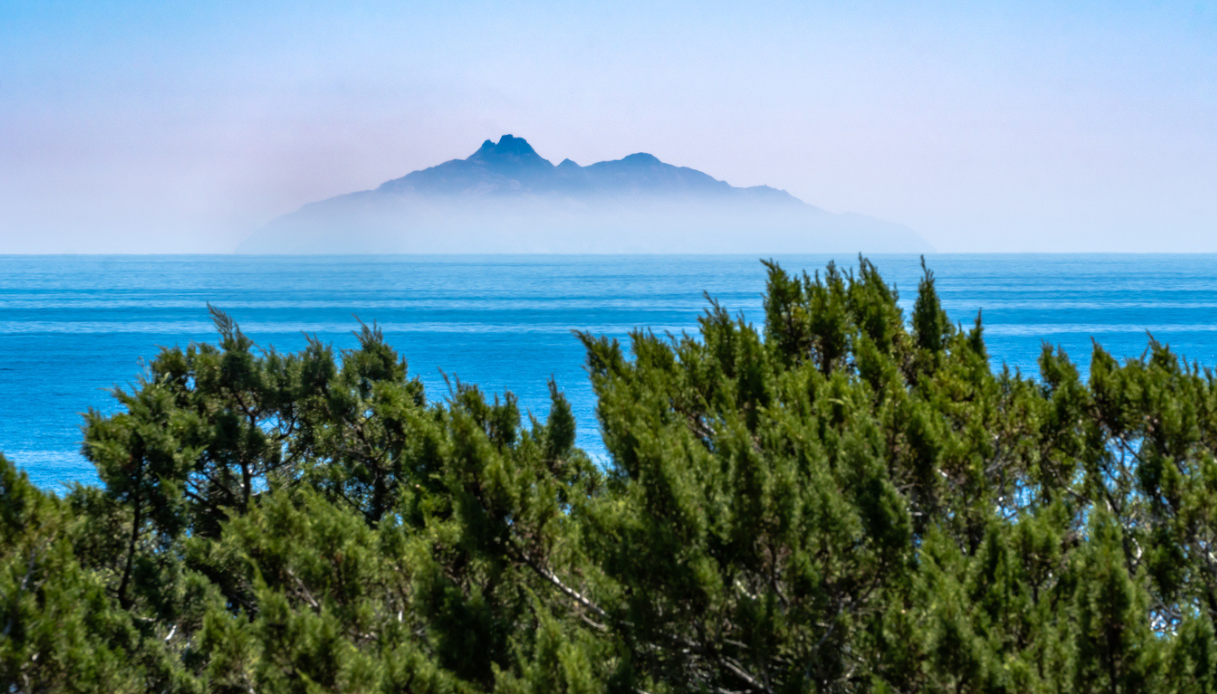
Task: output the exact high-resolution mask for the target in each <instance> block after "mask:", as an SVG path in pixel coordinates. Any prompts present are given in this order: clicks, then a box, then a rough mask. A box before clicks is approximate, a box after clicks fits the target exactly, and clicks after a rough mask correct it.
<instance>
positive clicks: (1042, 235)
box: [0, 0, 1217, 253]
mask: <svg viewBox="0 0 1217 694" xmlns="http://www.w3.org/2000/svg"><path fill="white" fill-rule="evenodd" d="M505 133H511V134H514V135H516V136H519V137H524V138H526V139H528V141H529V142H530V143H532V145H533V146H534V147H535V148H536V150H537V151H538V152H539V153H540V154H541V155H542V156H544V157H546V158H548V159H550V160H551V161H553V162H555V163H556V162H559V161H561V160H562V159H564V158H567V157H569V158H571V159H573V160H575V161H576V162H578V163H580V164H584V165H586V164H590V163H593V162H595V161H601V160H605V159H617V158H620V157H622V156H625V155H627V154H631V153H634V152H649V153H651V154H654V155H655V156H657V157H659V158H660V159H662V160H663V161H666V162H669V163H673V164H677V165H682V166H690V167H693V168H696V169H699V170H701V171H704V172H706V173H708V174H710V175H712V176H714V177H716V178H720V179H723V180H726V181H728V182H729V183H731V184H733V185H759V184H767V185H771V186H774V187H777V188H782V189H784V190H787V191H789V192H790V193H792V194H794V195H795V196H797V197H799V198H801V199H803V200H804V201H806V202H809V203H812V204H814V205H817V206H820V207H823V208H825V209H828V210H830V211H833V212H847V211H848V212H856V213H861V214H867V215H871V216H875V217H878V218H881V219H884V220H888V221H892V222H898V223H902V224H906V225H908V226H910V227H912V228H913V229H915V230H916V231H917V232H919V233H920V234H921V235H922V236H923V237H924V238H926V239H927V240H929V241H930V243H932V244H933V245H934V246H935V247H936V248H937V249H938V250H940V251H944V252H974V251H979V252H991V251H997V252H1026V251H1032V252H1074V251H1085V252H1157V251H1164V252H1217V2H1214V1H1213V0H1210V1H1208V2H1138V3H1125V2H1118V1H1116V2H1082V3H1078V2H1068V1H1064V2H1038V1H1034V0H1031V1H1025V2H1017V3H1015V2H1003V3H983V2H967V3H953V2H916V1H905V2H869V3H843V2H789V3H785V2H773V3H715V2H707V1H705V0H702V1H699V2H688V3H666V2H653V1H648V2H633V1H632V0H619V1H617V2H612V3H566V2H515V3H490V2H486V3H479V2H462V3H456V2H446V3H431V4H429V3H419V2H405V3H403V2H344V3H313V2H307V1H301V0H294V1H292V2H262V3H256V4H252V3H246V2H228V1H227V0H213V1H212V2H207V3H194V2H190V3H187V2H175V1H165V0H161V1H158V2H148V3H141V2H106V1H104V0H93V1H91V2H88V3H81V2H75V1H70V2H56V1H54V0H40V1H38V2H24V1H23V0H0V253H94V252H105V253H191V252H207V253H226V252H230V251H231V250H233V248H235V247H236V246H237V244H238V243H240V242H241V241H242V240H243V239H244V238H246V237H247V236H248V235H249V234H250V233H251V232H252V231H254V230H255V229H257V228H259V227H260V226H261V225H263V224H265V223H266V222H267V221H269V220H271V219H273V218H275V217H277V216H279V215H282V214H285V213H288V212H291V211H292V210H294V209H296V208H298V207H299V206H300V205H302V204H304V203H307V202H310V201H313V200H318V199H322V198H326V197H330V196H334V195H339V194H342V193H347V192H351V191H355V190H363V189H368V188H372V187H375V186H376V185H378V184H380V183H381V182H383V181H385V180H389V179H392V178H397V177H399V176H402V175H404V174H406V173H408V172H410V171H413V170H416V169H420V168H424V167H427V166H432V165H434V164H438V163H440V162H442V161H445V160H448V159H453V158H463V157H466V156H468V155H469V154H471V153H472V152H473V151H474V150H476V149H477V147H478V146H479V145H480V144H481V142H482V141H483V140H485V139H487V138H492V139H496V140H497V139H498V137H499V136H500V135H502V134H505Z"/></svg>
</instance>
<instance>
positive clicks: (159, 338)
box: [0, 255, 1217, 488]
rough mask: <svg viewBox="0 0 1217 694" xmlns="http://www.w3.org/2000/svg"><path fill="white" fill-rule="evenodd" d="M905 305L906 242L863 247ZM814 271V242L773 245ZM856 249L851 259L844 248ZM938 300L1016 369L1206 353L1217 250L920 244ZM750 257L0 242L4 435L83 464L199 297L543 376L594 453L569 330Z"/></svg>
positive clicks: (718, 293)
mask: <svg viewBox="0 0 1217 694" xmlns="http://www.w3.org/2000/svg"><path fill="white" fill-rule="evenodd" d="M872 259H873V260H874V261H875V263H876V264H877V265H878V267H879V270H880V271H881V272H882V273H883V275H884V277H885V279H887V281H888V282H889V283H895V284H896V286H897V288H898V289H899V290H900V292H901V304H902V306H903V307H904V308H905V311H906V315H908V310H909V309H910V308H911V306H912V302H913V299H914V298H915V294H916V287H917V280H918V278H919V277H920V275H921V270H920V267H919V260H918V258H917V257H915V256H874V257H873V258H872ZM779 260H780V261H781V262H782V264H783V265H784V266H785V267H787V268H788V269H791V270H804V269H806V270H808V271H814V270H816V269H818V268H823V267H824V265H825V264H826V263H827V262H828V260H830V258H829V257H827V256H792V257H780V258H779ZM838 260H840V261H841V262H842V264H844V265H851V264H853V262H854V259H853V258H848V257H846V258H840V259H838ZM927 260H928V263H929V266H930V267H931V269H932V270H934V271H935V273H936V275H937V278H938V288H939V293H940V295H941V296H942V299H943V302H944V304H945V306H946V308H947V310H948V311H949V313H950V314H951V316H952V317H953V318H954V319H955V320H957V321H961V322H963V323H965V324H967V325H970V324H971V322H972V320H973V318H974V317H975V315H976V312H977V311H978V310H982V309H983V316H984V323H985V326H986V337H987V342H988V345H989V350H990V354H991V355H992V357H993V361H994V364H995V366H1000V365H1001V363H1003V362H1005V363H1008V364H1009V365H1011V366H1012V367H1017V368H1020V369H1022V370H1023V371H1024V372H1027V373H1034V372H1035V370H1036V367H1035V360H1036V358H1037V357H1038V355H1039V353H1040V349H1041V345H1042V344H1043V342H1044V341H1048V342H1051V343H1053V344H1060V345H1062V346H1063V347H1064V348H1065V349H1066V350H1067V351H1068V352H1069V354H1070V355H1071V356H1073V358H1074V359H1075V361H1077V362H1079V365H1080V366H1081V367H1082V368H1083V371H1085V368H1086V366H1087V364H1088V363H1089V355H1090V349H1091V338H1092V337H1093V338H1094V339H1095V340H1097V341H1098V342H1099V343H1101V344H1102V345H1103V346H1105V347H1106V348H1107V349H1108V350H1110V351H1112V352H1113V353H1115V354H1117V355H1118V356H1136V355H1139V354H1141V352H1142V351H1144V349H1145V345H1146V332H1147V331H1150V332H1152V333H1153V334H1154V336H1155V337H1157V338H1158V339H1159V340H1162V341H1165V342H1169V343H1170V344H1171V346H1172V347H1173V348H1175V349H1176V351H1177V352H1178V353H1180V354H1183V355H1185V356H1186V357H1187V358H1188V359H1189V360H1197V361H1199V362H1200V363H1201V364H1204V365H1213V364H1217V292H1215V291H1214V290H1215V289H1217V256H1212V255H1187V256H1169V255H934V256H930V257H929V258H928V259H927ZM764 281H765V273H764V268H763V267H762V266H761V264H760V263H759V262H758V261H757V259H756V258H753V257H736V256H685V257H672V256H663V257H637V256H628V257H604V256H578V257H555V256H526V257H503V256H486V257H408V256H398V257H329V258H309V257H248V256H119V257H103V256H0V413H2V414H0V451H3V452H4V453H5V455H7V456H8V457H9V459H10V460H13V461H15V462H16V463H17V464H19V465H21V466H23V467H24V468H25V469H26V470H28V471H29V473H30V476H31V478H32V479H33V480H34V481H35V482H36V483H37V484H39V485H41V486H43V487H46V488H56V487H58V486H60V484H61V483H63V482H67V481H73V480H79V481H86V482H90V481H95V480H96V476H95V474H94V472H93V469H92V467H91V465H90V464H89V463H88V462H87V461H86V460H85V459H84V458H83V457H82V456H81V455H80V437H81V436H80V423H81V417H80V413H81V412H83V411H85V410H87V409H89V408H90V407H92V408H98V409H101V410H103V411H112V410H114V405H113V402H112V399H111V397H110V396H109V395H108V394H107V390H108V389H109V388H111V387H113V386H114V385H125V384H129V383H131V382H132V380H133V379H134V377H135V376H136V375H137V374H138V373H140V371H141V368H142V367H141V360H145V359H148V358H151V357H153V356H155V354H156V353H157V351H158V349H159V347H160V346H162V345H175V344H176V345H185V344H187V343H189V342H190V341H192V340H195V341H203V340H213V339H214V338H215V333H214V330H213V328H212V324H211V322H210V319H209V317H208V314H207V309H206V304H207V302H211V303H212V304H213V305H215V306H217V307H219V308H222V309H223V310H225V311H227V312H229V313H230V314H231V315H232V316H233V317H234V318H236V319H237V321H238V322H239V323H240V325H241V327H242V329H243V330H244V331H245V332H246V333H247V334H248V335H250V336H251V337H252V338H254V339H255V340H256V341H257V342H258V343H259V344H260V345H263V346H266V345H272V344H273V345H274V346H275V347H277V348H279V349H280V350H296V349H299V348H301V347H302V346H303V345H304V344H305V338H304V333H310V334H312V333H315V334H317V335H318V336H319V337H321V338H322V339H323V340H325V341H329V342H332V343H333V344H334V345H335V346H337V347H351V346H354V344H355V342H356V341H355V338H354V337H353V335H352V331H353V330H355V329H357V328H358V327H359V326H358V322H357V321H356V318H355V316H358V317H359V318H361V319H363V320H365V321H368V322H371V321H373V320H375V321H376V322H378V323H379V324H380V325H381V326H382V327H383V329H384V331H385V333H386V335H387V336H388V338H389V341H390V343H391V344H393V345H394V346H395V347H396V348H397V349H398V351H399V352H400V353H401V354H402V355H403V356H405V357H406V358H407V360H408V362H409V366H410V370H411V372H413V373H414V374H417V375H419V376H421V377H422V379H423V381H424V382H425V383H426V385H427V387H428V393H429V395H430V397H431V398H438V397H443V396H444V394H445V393H446V392H447V390H446V388H445V386H444V383H443V377H442V376H441V373H440V370H441V369H442V370H443V371H444V372H446V373H448V374H450V375H456V376H458V377H459V378H460V379H461V380H463V381H467V382H472V383H477V384H479V385H480V386H482V387H483V388H484V389H486V390H488V391H491V392H501V391H504V390H511V391H512V392H514V393H516V394H517V395H518V396H519V398H520V402H521V404H522V405H523V406H524V407H525V408H528V409H531V410H532V411H533V412H534V413H535V414H537V415H538V416H542V415H543V414H544V413H545V411H546V410H547V407H548V397H547V388H546V381H547V379H548V378H549V377H550V376H553V377H554V378H555V379H556V380H557V382H558V385H559V387H561V388H562V389H563V390H564V391H565V392H566V394H567V397H568V398H569V399H570V400H571V403H572V405H573V407H574V409H575V414H576V417H577V418H578V420H579V424H580V432H579V443H580V445H582V446H583V447H585V448H586V449H588V450H589V451H591V452H592V453H593V454H595V455H602V454H603V446H602V445H601V443H600V439H599V433H598V430H597V425H596V419H595V414H594V406H595V402H594V399H593V396H592V392H591V387H590V385H589V384H588V382H587V378H586V374H585V372H584V370H583V356H584V355H583V351H582V349H581V346H580V345H579V343H578V341H577V340H576V339H575V337H574V336H573V335H572V334H571V331H572V330H574V329H579V330H589V331H592V332H594V333H601V334H607V335H611V336H615V337H622V338H624V337H626V335H627V333H628V332H629V331H630V330H631V329H632V328H635V327H650V328H652V329H654V330H655V331H656V332H661V331H671V332H674V333H678V332H680V331H682V330H690V331H692V330H694V329H695V328H696V319H697V316H698V315H699V314H700V313H701V311H702V310H703V309H704V308H705V306H706V302H705V300H704V299H703V297H702V292H703V291H706V292H709V293H710V294H711V295H713V296H715V297H717V298H718V299H719V300H720V301H721V303H722V304H723V305H724V306H726V307H727V308H729V309H731V310H732V311H733V312H737V311H743V312H744V314H745V316H746V317H747V318H748V319H749V320H752V321H754V322H757V323H759V322H760V321H761V319H762V314H761V309H760V307H761V292H762V291H763V289H764Z"/></svg>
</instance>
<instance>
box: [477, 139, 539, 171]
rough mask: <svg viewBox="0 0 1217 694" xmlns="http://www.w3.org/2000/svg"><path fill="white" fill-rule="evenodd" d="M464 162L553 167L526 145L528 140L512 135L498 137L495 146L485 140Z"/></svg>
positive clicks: (492, 142) (530, 146) (490, 141)
mask: <svg viewBox="0 0 1217 694" xmlns="http://www.w3.org/2000/svg"><path fill="white" fill-rule="evenodd" d="M466 161H470V162H474V163H478V164H486V165H491V166H502V165H508V166H511V167H542V168H550V167H552V166H553V164H551V163H550V162H549V161H548V160H547V159H544V158H542V157H541V155H539V154H537V151H536V150H535V149H533V148H532V145H530V144H528V140H525V139H524V138H522V137H515V136H513V135H504V136H502V137H500V138H499V141H498V143H497V144H496V143H495V142H494V141H492V140H486V141H485V142H483V143H482V146H481V147H479V148H478V151H476V152H474V153H473V154H472V155H471V156H470V157H469V158H468V159H466Z"/></svg>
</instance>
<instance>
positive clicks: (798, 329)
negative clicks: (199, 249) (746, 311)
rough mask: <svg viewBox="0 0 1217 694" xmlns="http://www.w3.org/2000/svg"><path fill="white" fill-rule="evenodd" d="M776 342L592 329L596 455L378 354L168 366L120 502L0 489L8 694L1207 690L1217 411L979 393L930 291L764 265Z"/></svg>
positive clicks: (862, 270) (131, 451) (1202, 406)
mask: <svg viewBox="0 0 1217 694" xmlns="http://www.w3.org/2000/svg"><path fill="white" fill-rule="evenodd" d="M767 269H768V287H767V291H766V295H765V300H764V311H765V315H764V324H763V326H760V327H755V326H753V325H751V324H749V323H747V322H746V321H745V320H744V318H743V317H742V316H739V317H733V316H731V315H729V314H728V312H727V311H726V310H724V309H723V308H722V307H721V306H719V305H718V304H717V303H715V302H714V301H712V300H711V301H710V302H709V307H708V309H707V310H706V312H705V314H704V315H703V316H702V317H701V318H700V328H699V330H698V332H697V334H695V335H687V334H686V335H679V336H673V335H665V336H661V335H656V334H654V333H652V332H650V331H646V330H638V331H636V332H634V333H633V334H632V335H631V336H630V339H629V341H628V344H621V343H619V342H618V341H616V340H610V339H607V338H604V337H598V336H595V335H590V334H584V333H581V334H579V335H578V337H579V339H580V340H582V342H583V344H584V345H585V347H586V350H587V369H588V372H589V375H590V378H591V380H592V384H593V387H594V390H595V393H596V396H597V398H598V408H597V415H598V417H599V421H600V426H601V429H602V432H603V436H604V442H605V446H606V448H607V450H608V453H609V458H608V459H607V460H605V461H601V462H596V461H593V460H592V459H591V458H589V456H588V455H587V454H586V453H585V452H583V451H581V450H579V449H578V448H576V447H575V445H574V442H575V420H574V417H573V416H572V413H571V408H570V406H569V404H568V403H567V401H566V400H565V398H564V397H563V395H562V393H561V391H560V389H559V387H558V385H557V384H553V383H551V384H550V392H551V406H550V409H549V412H548V415H547V416H546V417H545V419H544V420H540V419H537V418H534V417H533V416H532V415H530V414H527V413H523V412H521V411H520V408H519V406H518V405H517V402H516V400H515V398H513V397H512V396H511V395H510V394H504V395H496V396H491V395H488V394H486V393H484V392H482V391H481V390H479V389H478V388H477V387H475V386H472V385H469V384H465V383H461V382H453V383H452V385H451V388H450V390H449V392H448V393H447V394H446V396H444V397H442V398H438V399H436V398H434V396H432V397H431V398H428V394H427V393H425V391H424V388H423V386H422V383H421V382H420V381H419V380H418V379H416V378H411V377H410V376H409V375H408V372H407V369H406V362H405V361H404V360H403V359H402V358H400V357H399V355H398V354H397V353H396V352H395V351H394V350H393V349H392V348H391V347H390V346H389V345H387V344H386V342H385V339H384V336H383V335H382V333H381V332H380V331H379V330H378V329H377V328H376V327H375V326H374V325H373V326H367V325H364V326H362V328H361V330H360V331H359V332H358V333H357V335H358V338H359V345H358V347H357V348H355V349H352V350H347V351H341V352H337V353H336V352H335V351H334V350H333V349H332V348H330V347H329V346H328V345H324V344H322V343H320V342H318V341H317V340H315V339H314V340H310V341H309V343H308V345H307V346H306V347H305V348H304V349H303V350H301V351H300V352H297V353H293V354H281V353H279V352H277V351H275V350H274V349H273V348H269V347H268V348H266V349H261V348H259V347H258V346H256V345H255V344H254V343H253V342H252V341H251V340H250V339H249V338H248V337H247V336H245V335H244V334H243V333H242V332H241V331H240V329H239V327H238V326H237V325H236V324H235V323H234V322H233V321H232V320H231V319H229V318H228V317H227V316H226V315H225V314H223V313H221V312H219V311H213V314H214V318H215V322H216V326H217V328H218V330H219V340H218V342H217V343H216V344H191V345H189V346H187V347H185V348H179V347H173V348H166V349H164V350H162V351H161V353H160V354H159V356H158V357H156V359H155V360H153V361H152V362H151V363H150V365H149V368H148V370H147V372H146V373H145V374H144V375H143V376H142V377H141V378H140V380H139V381H138V382H137V383H136V384H135V385H134V386H133V387H131V388H130V389H127V390H120V389H116V390H115V391H114V397H115V398H117V400H118V403H119V404H120V406H121V407H120V408H119V411H118V412H117V413H116V414H112V415H106V414H102V413H100V412H90V413H88V414H87V415H86V417H85V425H84V454H85V455H86V456H87V457H88V458H89V459H90V460H91V461H92V462H93V463H94V464H95V465H96V466H97V471H98V475H99V477H100V479H101V481H102V486H100V487H94V486H85V485H76V486H74V487H72V488H70V489H69V490H68V491H67V492H66V493H65V494H63V495H61V496H57V495H54V494H49V493H46V492H43V491H40V490H38V489H37V488H35V487H33V486H32V485H31V484H30V483H29V481H28V479H27V478H26V476H25V475H24V473H22V472H20V471H18V470H17V469H16V468H15V467H14V466H13V464H12V463H10V462H8V461H7V460H5V459H4V458H3V457H2V456H0V625H2V626H0V629H2V630H3V631H2V632H0V633H2V636H0V678H2V680H3V684H4V685H6V686H7V690H8V691H14V692H42V691H82V692H83V691H131V692H142V691H149V692H151V691H156V692H310V693H311V692H327V691H335V692H338V691H341V692H436V693H440V692H445V693H447V692H452V693H457V692H469V693H474V692H490V691H501V692H521V693H524V692H535V693H541V692H571V693H574V692H580V693H582V692H645V693H648V694H660V693H663V692H670V693H673V694H675V693H678V692H689V693H693V692H698V693H700V692H717V693H720V694H727V693H729V692H766V693H769V692H773V693H777V692H782V693H788V692H789V693H794V692H914V691H918V692H919V691H944V692H982V691H983V692H1002V691H1007V692H1039V691H1042V692H1139V691H1166V692H1214V691H1217V628H1215V626H1214V620H1215V619H1217V554H1215V552H1217V460H1215V458H1214V451H1217V383H1215V382H1214V376H1213V372H1212V371H1210V370H1208V369H1204V370H1202V369H1201V368H1200V367H1198V366H1196V365H1189V364H1187V363H1186V362H1184V361H1183V360H1181V359H1180V358H1179V357H1177V356H1176V355H1174V354H1172V353H1171V351H1170V350H1169V349H1168V348H1167V347H1166V346H1165V345H1162V344H1159V343H1157V342H1155V341H1153V340H1152V338H1151V339H1150V341H1149V344H1148V347H1147V349H1146V351H1145V353H1144V354H1143V355H1142V356H1141V357H1140V358H1135V359H1129V360H1126V361H1124V362H1120V361H1118V360H1116V359H1115V358H1113V357H1112V356H1111V355H1110V354H1108V353H1107V352H1105V351H1104V350H1103V349H1102V348H1101V347H1099V346H1097V345H1096V346H1095V348H1094V352H1093V354H1092V356H1091V365H1090V371H1089V378H1088V380H1085V381H1083V380H1082V379H1081V378H1080V376H1079V371H1078V369H1077V367H1076V366H1075V365H1074V364H1073V363H1072V362H1071V361H1070V360H1069V358H1068V357H1067V356H1066V355H1065V354H1064V353H1063V352H1061V351H1060V350H1059V349H1055V348H1053V347H1051V346H1049V345H1045V347H1044V350H1043V353H1042V354H1041V356H1040V361H1039V366H1040V375H1039V377H1038V378H1030V377H1026V376H1024V375H1022V374H1019V373H1017V372H1011V371H1010V370H1009V369H1005V368H1003V369H1002V370H1001V371H997V372H995V371H994V370H993V369H991V368H990V365H989V358H988V355H987V353H986V350H985V344H984V339H983V328H982V325H981V321H980V316H979V315H978V316H977V319H976V322H975V324H974V325H973V326H971V327H968V328H966V329H965V328H962V327H959V326H956V325H953V324H952V323H951V321H950V320H949V319H948V317H947V315H946V313H945V312H944V311H943V309H942V306H941V304H940V302H939V300H938V297H937V295H936V293H935V290H934V277H933V274H932V273H930V272H929V271H928V270H927V271H926V272H925V275H924V277H923V279H922V281H921V283H920V286H919V287H918V292H917V297H916V301H915V303H914V305H913V309H912V313H911V315H910V316H908V317H907V319H906V316H905V315H904V314H903V312H902V311H901V309H900V308H899V306H898V304H897V294H896V290H895V288H893V287H891V286H889V285H887V284H885V283H884V281H883V279H882V278H881V277H880V275H879V273H878V271H877V270H876V269H875V267H874V266H873V265H872V264H871V263H869V262H868V261H866V260H865V259H860V263H859V267H858V268H857V270H856V271H848V272H847V271H842V270H841V269H839V268H837V267H836V266H834V265H831V264H830V265H829V266H828V267H827V268H826V269H825V270H824V271H823V272H818V273H816V274H814V275H807V274H803V275H792V274H790V273H788V272H786V271H785V270H783V269H782V268H780V267H779V266H778V265H776V264H774V263H768V264H767Z"/></svg>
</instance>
